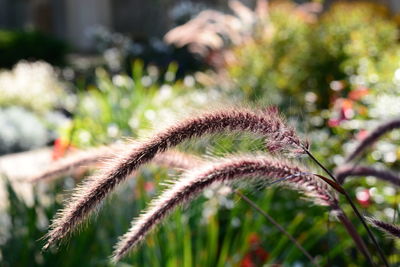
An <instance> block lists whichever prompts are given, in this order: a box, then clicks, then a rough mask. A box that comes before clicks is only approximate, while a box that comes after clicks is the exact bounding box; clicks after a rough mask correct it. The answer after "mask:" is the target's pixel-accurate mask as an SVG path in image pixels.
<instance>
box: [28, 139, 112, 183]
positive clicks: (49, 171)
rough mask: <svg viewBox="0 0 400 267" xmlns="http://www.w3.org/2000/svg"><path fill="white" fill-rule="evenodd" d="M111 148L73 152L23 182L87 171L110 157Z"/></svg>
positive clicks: (49, 179) (47, 179)
mask: <svg viewBox="0 0 400 267" xmlns="http://www.w3.org/2000/svg"><path fill="white" fill-rule="evenodd" d="M113 151H114V148H113V147H100V148H94V149H90V150H84V151H78V152H74V153H73V154H71V155H68V156H67V157H65V158H62V159H60V160H57V161H55V162H54V163H52V164H50V166H49V167H48V168H46V169H44V170H42V171H41V172H39V173H37V174H35V175H33V176H31V177H28V178H27V179H25V180H24V181H26V182H30V183H37V182H40V181H51V180H54V179H56V178H58V177H61V176H63V175H68V174H71V173H74V172H75V171H76V170H77V169H88V168H91V167H93V166H96V165H97V164H99V163H101V162H102V161H104V160H106V159H107V158H110V157H112V152H113Z"/></svg>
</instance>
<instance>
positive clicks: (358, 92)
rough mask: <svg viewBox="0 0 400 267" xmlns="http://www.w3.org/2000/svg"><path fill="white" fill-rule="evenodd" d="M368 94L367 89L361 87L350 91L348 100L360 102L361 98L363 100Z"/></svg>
mask: <svg viewBox="0 0 400 267" xmlns="http://www.w3.org/2000/svg"><path fill="white" fill-rule="evenodd" d="M368 94H369V89H368V88H366V87H363V86H360V87H358V88H357V89H355V90H352V91H351V92H350V93H349V98H350V99H352V100H354V101H356V100H360V99H361V98H363V97H364V96H366V95H368Z"/></svg>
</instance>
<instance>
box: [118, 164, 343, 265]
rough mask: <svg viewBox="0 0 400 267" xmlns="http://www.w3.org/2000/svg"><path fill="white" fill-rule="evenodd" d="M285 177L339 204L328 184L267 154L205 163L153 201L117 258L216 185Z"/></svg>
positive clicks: (121, 244)
mask: <svg viewBox="0 0 400 267" xmlns="http://www.w3.org/2000/svg"><path fill="white" fill-rule="evenodd" d="M281 177H290V178H288V179H286V181H285V184H287V185H289V186H290V188H293V189H295V190H297V191H301V192H302V193H304V194H305V195H307V196H309V197H312V198H313V200H314V201H315V202H316V203H318V204H320V205H329V206H335V205H336V204H337V200H336V198H335V196H334V195H333V193H332V192H331V191H330V189H329V188H328V187H327V186H326V184H325V183H322V182H321V181H319V180H317V179H316V178H314V176H312V175H310V174H308V173H306V172H304V170H303V169H301V168H300V167H298V166H295V165H293V164H292V163H290V162H288V161H285V160H276V159H272V158H270V157H267V156H251V157H236V158H230V159H225V160H220V161H216V162H211V163H205V164H203V165H201V166H199V167H198V168H195V169H193V170H190V171H187V172H185V173H184V174H183V175H182V177H181V179H179V180H178V181H176V182H175V183H174V184H172V185H171V187H170V188H169V189H167V190H166V191H165V192H164V193H162V194H161V196H160V197H158V198H157V199H156V200H154V201H153V202H152V203H151V204H150V208H149V209H148V210H147V211H146V212H144V213H143V214H142V215H140V216H139V218H138V219H137V220H135V221H134V222H133V224H132V227H131V228H130V230H129V231H128V232H127V233H126V234H125V235H124V236H123V237H122V239H121V240H120V242H119V243H118V244H117V246H116V250H115V252H114V256H113V259H114V260H115V261H117V260H119V259H120V258H121V257H122V256H124V255H125V254H126V253H127V252H128V251H129V250H130V249H131V248H133V247H134V246H135V245H136V244H138V243H139V242H140V241H141V240H143V238H144V237H145V236H146V235H147V234H148V233H149V231H150V230H152V229H153V228H154V227H155V226H157V225H158V224H159V223H160V222H161V221H162V220H163V219H164V218H165V217H166V216H167V215H168V214H169V213H170V212H172V211H173V210H174V209H175V208H177V207H178V206H180V205H182V204H185V203H188V202H189V201H190V200H191V199H193V198H195V197H197V196H198V195H199V194H200V193H201V192H202V191H203V190H204V189H206V188H208V187H209V186H211V185H213V184H216V183H226V182H235V181H240V180H244V179H249V178H252V179H257V180H265V181H274V180H277V179H278V178H281Z"/></svg>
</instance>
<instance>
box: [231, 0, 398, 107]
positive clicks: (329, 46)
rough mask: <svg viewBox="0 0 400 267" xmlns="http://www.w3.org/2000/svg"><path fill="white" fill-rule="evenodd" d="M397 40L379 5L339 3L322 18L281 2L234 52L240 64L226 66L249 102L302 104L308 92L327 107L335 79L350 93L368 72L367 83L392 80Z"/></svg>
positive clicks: (393, 22) (388, 17)
mask: <svg viewBox="0 0 400 267" xmlns="http://www.w3.org/2000/svg"><path fill="white" fill-rule="evenodd" d="M288 14H290V15H289V16H288ZM397 40H398V30H397V24H396V23H395V21H394V20H392V19H391V17H390V15H389V13H388V11H387V10H386V9H385V8H384V7H382V6H379V5H374V4H370V3H364V2H357V3H338V4H333V6H332V7H331V8H330V9H329V10H328V11H326V12H324V13H323V14H322V15H321V16H319V17H318V16H316V15H314V14H313V13H307V12H306V11H304V10H303V11H302V10H299V7H298V6H297V5H295V4H293V3H291V2H288V1H276V2H273V3H272V4H271V6H270V16H269V18H268V20H267V21H265V22H264V23H263V27H260V29H259V31H258V32H257V33H256V34H255V35H254V37H253V39H251V40H250V41H248V42H246V43H244V44H243V45H241V46H238V47H234V48H233V54H234V56H235V60H233V61H232V64H228V65H227V66H226V67H227V70H228V71H229V74H230V77H231V79H232V81H233V86H232V87H235V88H240V89H241V90H242V91H243V93H244V95H245V97H246V99H249V100H251V101H264V102H265V101H267V103H273V104H280V105H281V106H282V107H288V106H301V105H303V104H304V103H305V99H304V97H305V94H306V92H313V93H315V94H316V95H317V97H318V98H317V100H316V101H317V104H318V108H319V109H321V108H328V107H329V104H330V103H331V102H330V101H331V100H332V97H333V94H334V93H335V92H334V91H333V90H332V88H331V83H332V82H333V81H343V83H344V86H345V88H344V92H348V91H349V90H351V89H354V87H355V86H356V85H358V84H354V79H355V76H357V75H362V74H365V70H366V69H368V71H369V73H368V76H367V77H364V78H365V79H366V80H365V82H368V85H376V84H378V83H384V82H387V81H388V80H389V81H390V80H391V79H392V77H387V76H389V75H393V69H397V68H398V67H399V66H398V63H397V61H396V60H391V61H390V62H393V63H392V64H391V65H390V66H388V62H387V60H388V59H389V58H390V57H389V56H388V55H393V54H394V56H395V57H396V54H398V53H397V52H396V51H397V50H398V49H399V47H400V46H399V43H398V41H397ZM383 66H385V68H383ZM243 70H245V71H243ZM373 72H377V73H375V74H376V75H373V74H374V73H373ZM376 76H378V77H379V78H377V77H376ZM381 78H385V80H383V81H382V80H381ZM387 78H389V79H387ZM359 81H360V80H359ZM370 81H372V82H370Z"/></svg>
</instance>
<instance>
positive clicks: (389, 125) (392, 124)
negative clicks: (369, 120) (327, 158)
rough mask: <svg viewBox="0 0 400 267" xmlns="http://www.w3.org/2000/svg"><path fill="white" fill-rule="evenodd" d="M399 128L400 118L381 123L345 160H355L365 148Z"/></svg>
mask: <svg viewBox="0 0 400 267" xmlns="http://www.w3.org/2000/svg"><path fill="white" fill-rule="evenodd" d="M397 128H400V118H398V119H394V120H391V121H388V122H386V123H383V124H381V125H379V126H378V127H377V128H375V129H374V130H372V132H370V133H369V134H368V135H367V137H365V138H364V139H363V140H362V141H361V142H360V143H359V144H358V145H357V147H356V148H355V149H354V150H353V152H351V153H350V155H348V156H347V158H346V160H345V162H350V161H352V160H354V159H355V158H357V157H358V156H359V155H360V154H362V153H363V151H364V150H365V149H367V148H368V147H370V146H371V145H373V144H374V143H375V142H376V141H377V140H378V139H379V138H380V137H381V136H383V135H384V134H386V133H387V132H389V131H392V130H394V129H397Z"/></svg>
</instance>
